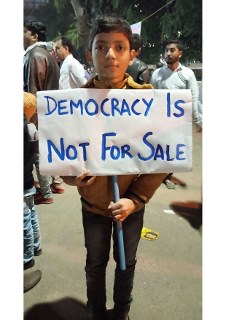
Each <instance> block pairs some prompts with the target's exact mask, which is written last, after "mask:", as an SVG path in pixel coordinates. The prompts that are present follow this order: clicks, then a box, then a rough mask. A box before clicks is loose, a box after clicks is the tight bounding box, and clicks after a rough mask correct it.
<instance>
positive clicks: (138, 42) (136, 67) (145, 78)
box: [126, 33, 150, 84]
mask: <svg viewBox="0 0 226 320" xmlns="http://www.w3.org/2000/svg"><path fill="white" fill-rule="evenodd" d="M132 40H133V43H132V50H133V51H134V53H135V58H134V60H133V63H132V64H131V65H129V66H128V68H127V70H126V73H128V74H129V75H130V76H131V77H132V78H133V80H134V81H135V82H136V83H139V84H144V83H150V72H149V69H148V66H147V65H146V63H145V62H143V61H142V60H140V59H138V56H139V55H140V53H141V47H142V44H143V41H142V39H141V37H140V35H139V34H138V33H133V34H132Z"/></svg>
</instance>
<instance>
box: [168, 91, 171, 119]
mask: <svg viewBox="0 0 226 320" xmlns="http://www.w3.org/2000/svg"><path fill="white" fill-rule="evenodd" d="M170 100H171V99H170V92H168V93H167V117H168V118H170V117H171V106H170Z"/></svg>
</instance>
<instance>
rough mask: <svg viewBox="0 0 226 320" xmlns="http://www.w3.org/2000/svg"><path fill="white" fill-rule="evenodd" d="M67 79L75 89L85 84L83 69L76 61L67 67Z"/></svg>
mask: <svg viewBox="0 0 226 320" xmlns="http://www.w3.org/2000/svg"><path fill="white" fill-rule="evenodd" d="M69 79H70V81H72V82H73V83H74V85H75V87H76V88H80V87H81V86H82V85H83V84H85V83H86V82H87V79H86V77H85V69H84V68H83V66H82V65H81V64H80V63H79V62H78V61H76V60H74V61H73V62H72V63H71V64H70V65H69Z"/></svg>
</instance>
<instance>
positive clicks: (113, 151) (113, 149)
mask: <svg viewBox="0 0 226 320" xmlns="http://www.w3.org/2000/svg"><path fill="white" fill-rule="evenodd" d="M110 156H111V158H112V159H113V160H117V159H118V158H119V156H120V149H119V147H117V146H112V147H111V151H110Z"/></svg>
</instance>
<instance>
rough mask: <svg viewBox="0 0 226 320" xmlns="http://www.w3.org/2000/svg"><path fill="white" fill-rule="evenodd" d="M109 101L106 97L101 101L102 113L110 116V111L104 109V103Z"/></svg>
mask: <svg viewBox="0 0 226 320" xmlns="http://www.w3.org/2000/svg"><path fill="white" fill-rule="evenodd" d="M107 101H109V99H108V98H106V99H104V100H103V101H102V102H101V105H100V111H101V113H103V115H104V116H106V117H109V116H110V113H106V112H105V111H104V104H105V102H107Z"/></svg>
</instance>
